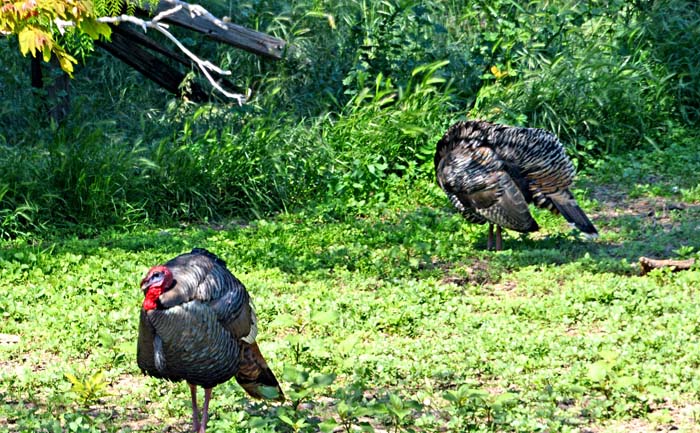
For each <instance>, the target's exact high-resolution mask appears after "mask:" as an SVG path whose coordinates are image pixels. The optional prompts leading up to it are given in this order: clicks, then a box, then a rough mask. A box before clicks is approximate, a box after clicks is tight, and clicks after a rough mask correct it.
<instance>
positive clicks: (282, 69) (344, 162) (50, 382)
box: [0, 0, 700, 433]
mask: <svg viewBox="0 0 700 433" xmlns="http://www.w3.org/2000/svg"><path fill="white" fill-rule="evenodd" d="M40 3H41V4H46V5H55V4H56V3H59V2H53V1H51V0H47V1H46V2H40ZM64 3H65V2H64ZM118 3H119V0H106V1H105V2H104V3H103V7H105V8H107V9H105V12H106V13H107V14H110V13H112V12H114V11H112V12H110V10H109V5H112V6H113V5H115V4H118ZM203 3H204V5H205V6H206V7H207V8H208V9H209V10H211V11H212V12H214V13H215V14H217V15H218V16H224V15H227V16H230V17H232V21H234V22H236V23H239V24H242V25H246V26H249V27H251V28H256V29H258V30H262V31H265V32H269V33H272V34H274V35H276V36H279V37H282V38H284V39H286V40H288V41H289V42H290V43H291V44H293V46H294V49H293V50H290V52H289V53H288V55H287V57H286V58H285V59H284V60H282V61H280V62H272V61H267V60H261V59H258V58H256V57H254V56H252V55H248V54H243V53H241V52H239V51H237V50H233V49H230V48H224V47H221V46H217V45H214V44H211V43H208V42H206V41H204V40H200V39H198V37H197V36H193V35H191V34H186V33H184V32H183V33H178V36H180V37H181V38H182V40H183V41H184V42H185V43H186V44H187V45H188V46H196V47H197V48H198V50H202V52H201V54H202V55H203V57H206V58H210V59H215V60H218V62H219V63H221V64H223V65H224V66H225V67H227V68H229V69H230V70H232V71H233V72H234V76H235V80H236V81H237V83H236V84H237V85H239V86H240V87H247V88H250V89H252V91H253V97H252V99H251V101H250V103H248V104H247V105H244V106H242V107H239V106H237V105H234V104H231V105H227V104H226V103H222V102H216V103H211V104H205V105H194V104H191V103H189V102H187V101H183V100H177V99H175V98H174V97H173V96H171V95H169V94H166V93H165V92H164V91H162V90H161V89H158V88H157V87H156V86H155V85H154V84H152V83H150V82H144V80H143V78H142V77H141V76H140V75H138V74H137V73H136V72H134V71H133V70H131V69H129V68H128V67H126V66H124V65H122V64H120V63H119V62H117V61H116V60H115V59H113V58H111V57H110V56H108V55H106V54H105V53H103V52H101V51H96V52H94V53H93V54H92V55H89V54H90V52H91V49H90V47H91V43H86V40H84V39H81V38H82V37H79V38H77V39H76V40H74V41H72V42H70V41H65V42H67V43H68V45H66V46H72V47H74V48H80V47H82V48H85V49H84V50H82V51H81V49H78V50H77V51H75V53H77V52H82V53H84V54H86V58H85V60H86V62H85V64H79V65H77V66H76V70H75V71H74V76H75V79H74V80H73V81H72V89H71V95H70V97H71V113H70V115H69V116H68V117H67V118H66V119H65V120H64V121H63V123H61V124H60V125H56V124H53V123H51V121H50V120H48V119H49V118H48V117H47V116H46V114H45V113H46V111H47V108H50V107H51V106H52V104H53V103H54V102H55V101H53V100H52V98H55V97H64V96H65V95H55V94H52V93H51V92H50V91H45V90H36V89H34V90H32V89H30V87H29V79H28V77H27V74H26V72H27V70H28V63H29V61H28V59H27V58H26V57H23V56H22V55H21V53H20V50H19V49H18V47H19V45H18V43H21V41H18V39H17V38H15V37H14V36H12V37H9V38H2V39H0V59H2V61H0V99H1V100H2V101H3V104H2V105H0V238H1V239H0V281H1V282H2V283H3V288H5V291H4V293H3V295H2V296H0V430H1V431H5V430H4V429H5V428H6V429H7V430H9V431H10V432H12V433H15V432H17V433H25V432H42V433H58V432H72V433H97V432H110V433H111V432H114V433H116V432H120V433H126V432H130V431H152V432H156V431H163V430H169V431H188V429H189V426H190V419H189V414H188V411H189V394H188V392H187V389H186V387H185V386H184V385H182V384H172V383H164V382H162V381H157V380H155V379H150V378H145V377H144V376H143V375H141V374H140V372H139V371H138V368H137V367H136V364H135V361H134V353H135V341H136V326H137V322H138V314H137V310H138V305H139V303H140V300H141V296H142V295H141V293H139V291H138V281H139V280H140V278H141V277H142V276H143V272H145V270H146V269H147V268H149V267H150V266H152V265H154V264H156V263H162V262H163V261H164V260H167V259H168V258H171V257H173V256H174V255H176V254H180V253H182V252H184V251H187V250H188V249H190V248H192V247H194V246H198V247H206V248H210V249H211V250H212V251H215V252H216V253H218V254H220V255H221V256H222V258H224V259H225V260H226V261H227V262H228V263H229V265H230V267H231V269H232V270H233V271H234V273H235V274H236V275H237V276H238V277H239V278H240V279H241V280H242V281H243V282H244V283H245V284H246V286H247V287H248V289H249V290H250V292H251V293H252V295H253V298H254V300H255V303H256V307H257V311H258V314H259V318H260V334H259V337H258V338H259V341H260V344H261V346H262V349H263V351H264V353H265V354H266V356H267V357H268V360H269V362H270V364H271V366H272V368H273V369H274V370H275V372H276V373H277V374H278V376H279V377H280V378H281V382H282V386H283V389H284V391H285V393H286V395H287V397H288V398H289V402H288V403H286V404H284V405H273V406H268V405H265V404H263V403H258V402H251V401H250V400H248V399H247V398H245V397H244V396H243V393H242V391H241V390H240V388H239V387H238V386H237V385H236V384H235V383H227V384H224V385H221V386H219V387H217V388H215V391H214V400H213V403H212V409H211V413H212V420H211V423H210V430H211V432H212V433H217V432H222V433H223V432H226V433H229V432H273V431H275V432H318V431H323V432H330V431H339V430H340V431H343V432H348V433H349V432H361V431H362V432H371V431H390V432H418V431H423V432H432V431H448V432H455V433H456V432H460V433H461V432H504V431H507V432H523V433H526V432H527V433H531V432H561V433H583V432H592V431H593V432H598V431H608V432H629V431H635V432H637V431H638V432H651V431H660V430H676V429H678V430H679V431H696V430H697V425H698V424H697V419H698V415H697V414H698V413H699V412H700V406H698V401H699V400H698V398H699V397H700V381H699V380H698V375H697V370H698V367H699V366H700V346H699V345H698V334H699V333H700V328H699V327H698V326H697V317H698V314H700V303H699V302H698V297H697V296H695V291H696V290H698V285H697V281H698V278H699V271H698V268H697V266H696V267H695V268H694V269H692V270H690V271H687V272H683V273H670V272H668V271H667V270H657V271H654V272H652V273H651V274H649V275H647V276H644V277H641V276H639V275H638V268H637V267H636V265H635V263H636V261H637V259H638V258H639V256H642V255H644V256H651V257H678V258H695V259H700V254H699V253H698V251H700V238H698V236H697V230H698V220H699V218H700V214H699V211H700V208H699V207H698V203H700V152H698V145H697V143H698V140H700V129H699V126H700V102H699V101H700V50H698V49H697V41H698V40H700V34H699V32H700V6H698V3H697V2H695V1H691V0H654V1H645V0H637V1H626V0H591V1H576V0H566V1H565V0H559V1H553V0H536V1H531V2H517V1H511V0H490V1H486V0H474V1H470V2H459V1H450V2H447V1H430V0H424V1H412V0H384V1H370V0H342V1H329V0H313V1H312V0H300V1H296V2H288V1H281V0H280V1H277V0H273V1H259V0H248V1H242V2H232V1H230V2H213V1H212V2H203ZM7 4H10V3H8V2H5V3H3V6H5V5H7ZM12 4H13V5H17V4H19V3H12ZM20 6H21V5H20ZM13 7H15V6H13ZM7 10H9V9H6V10H5V11H4V12H7ZM2 19H5V16H3V17H2ZM43 24H46V22H43ZM149 36H154V37H157V36H158V35H151V34H150V33H149ZM87 42H89V41H87ZM61 43H63V41H62V42H61ZM164 43H167V42H164ZM20 49H21V47H20ZM45 71H47V70H46V69H45ZM58 73H60V71H59V69H58V68H57V67H54V70H53V71H52V72H51V74H47V77H46V78H47V80H48V81H50V78H51V77H50V75H52V74H53V75H55V74H58ZM191 79H194V80H197V79H199V78H197V77H192V78H191ZM49 88H50V86H49ZM465 117H469V118H485V119H488V120H494V121H501V122H506V123H510V124H517V125H527V126H536V127H545V128H547V129H551V130H553V131H555V132H556V133H558V134H559V135H560V136H561V137H562V140H563V142H564V143H565V145H566V146H567V149H568V151H569V153H570V154H571V155H572V157H573V158H574V159H575V161H576V164H577V165H578V167H579V169H580V171H581V172H582V173H581V175H580V176H579V177H578V178H577V180H576V187H577V188H576V189H575V190H574V193H575V194H576V196H577V199H578V200H579V203H581V204H582V207H583V208H584V209H585V210H586V213H587V214H588V215H589V216H591V218H592V220H593V221H594V222H595V224H596V226H597V227H598V229H599V230H600V233H601V237H600V239H599V240H598V241H596V242H583V241H581V240H580V239H578V238H576V236H575V233H574V234H572V232H570V231H569V229H568V228H567V227H566V226H565V223H564V221H563V219H561V218H560V217H557V216H554V215H552V214H550V213H548V212H544V211H539V210H536V209H535V210H534V212H535V217H536V219H537V221H538V223H540V225H541V227H542V230H541V231H540V232H538V233H535V234H530V235H527V236H525V235H523V236H518V235H516V234H514V233H511V232H507V233H506V235H505V239H504V242H505V248H506V249H505V251H502V252H498V253H492V252H488V251H484V250H483V248H484V245H485V243H486V235H485V228H484V227H480V226H474V225H471V224H469V223H467V222H465V221H464V220H463V219H462V218H461V217H460V216H459V215H457V214H456V213H455V212H454V211H453V210H452V209H451V207H450V206H449V203H448V202H447V199H446V197H445V196H444V194H443V193H442V191H441V190H440V189H439V187H438V186H437V185H436V184H435V180H434V172H433V168H432V157H433V152H434V146H435V143H436V142H437V140H438V139H439V137H440V136H441V134H442V133H443V132H444V131H445V129H446V128H447V127H448V126H449V125H450V124H452V123H453V122H454V121H456V120H458V119H462V118H465Z"/></svg>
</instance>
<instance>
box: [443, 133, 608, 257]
mask: <svg viewBox="0 0 700 433" xmlns="http://www.w3.org/2000/svg"><path fill="white" fill-rule="evenodd" d="M434 163H435V174H436V175H437V181H438V184H439V185H440V187H441V188H442V189H443V190H444V191H445V193H446V194H447V197H448V198H449V199H450V201H451V202H452V204H453V205H454V206H455V207H456V208H457V210H458V211H460V212H461V213H462V216H464V218H465V219H467V220H468V221H470V222H473V223H477V224H484V223H486V222H488V223H489V237H488V248H489V249H491V248H492V246H493V225H494V224H495V225H496V226H497V229H496V250H500V249H501V248H502V242H503V241H502V238H501V226H502V227H506V228H509V229H511V230H516V231H519V232H523V233H526V232H534V231H537V230H539V226H538V225H537V222H536V221H535V220H534V219H533V218H532V215H531V214H530V210H529V207H528V203H534V204H535V206H537V207H540V208H544V209H548V210H550V211H551V212H553V213H557V214H561V215H562V216H563V217H564V218H565V219H566V220H567V221H568V222H569V223H570V224H572V225H575V226H576V227H577V228H578V229H579V230H581V232H583V233H584V235H587V236H589V237H596V236H597V235H598V231H597V230H596V228H595V227H594V226H593V223H591V221H590V220H589V219H588V217H587V216H586V214H585V213H584V212H583V210H582V209H581V208H580V207H579V205H578V203H577V202H576V199H575V198H574V195H573V194H572V193H571V191H570V190H569V187H570V186H571V183H572V181H573V178H574V173H575V171H574V166H573V164H572V163H571V160H570V159H569V157H568V156H566V152H565V151H564V146H562V144H561V142H559V140H558V139H557V137H556V136H555V135H554V134H552V133H551V132H548V131H545V130H543V129H536V128H518V127H513V126H506V125H497V124H493V123H489V122H484V121H467V122H459V123H456V124H454V125H452V126H451V127H450V128H449V129H448V130H447V132H446V133H445V135H444V136H443V137H442V138H441V139H440V141H438V143H437V149H436V150H435V160H434Z"/></svg>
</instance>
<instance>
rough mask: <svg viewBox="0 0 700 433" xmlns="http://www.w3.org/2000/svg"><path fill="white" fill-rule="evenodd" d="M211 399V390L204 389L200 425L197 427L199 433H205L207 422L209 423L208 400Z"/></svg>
mask: <svg viewBox="0 0 700 433" xmlns="http://www.w3.org/2000/svg"><path fill="white" fill-rule="evenodd" d="M210 399H211V388H204V404H203V405H202V425H201V426H200V427H199V433H205V431H206V430H207V421H209V400H210Z"/></svg>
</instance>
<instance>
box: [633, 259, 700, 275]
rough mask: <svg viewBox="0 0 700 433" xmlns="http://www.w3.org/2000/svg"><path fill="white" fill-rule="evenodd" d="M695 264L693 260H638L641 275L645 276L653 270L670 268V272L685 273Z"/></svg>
mask: <svg viewBox="0 0 700 433" xmlns="http://www.w3.org/2000/svg"><path fill="white" fill-rule="evenodd" d="M694 264H695V259H688V260H671V259H650V258H648V257H640V258H639V266H640V267H641V270H642V275H646V274H648V273H649V272H651V271H652V270H653V269H660V268H671V272H678V271H685V270H688V269H690V268H691V267H692V266H693V265H694Z"/></svg>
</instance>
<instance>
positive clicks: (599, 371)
mask: <svg viewBox="0 0 700 433" xmlns="http://www.w3.org/2000/svg"><path fill="white" fill-rule="evenodd" d="M607 377H608V364H607V363H605V362H602V361H599V362H594V363H593V364H591V365H589V366H588V378H589V379H590V380H591V381H592V382H596V383H598V382H602V381H604V380H605V379H606V378H607Z"/></svg>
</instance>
